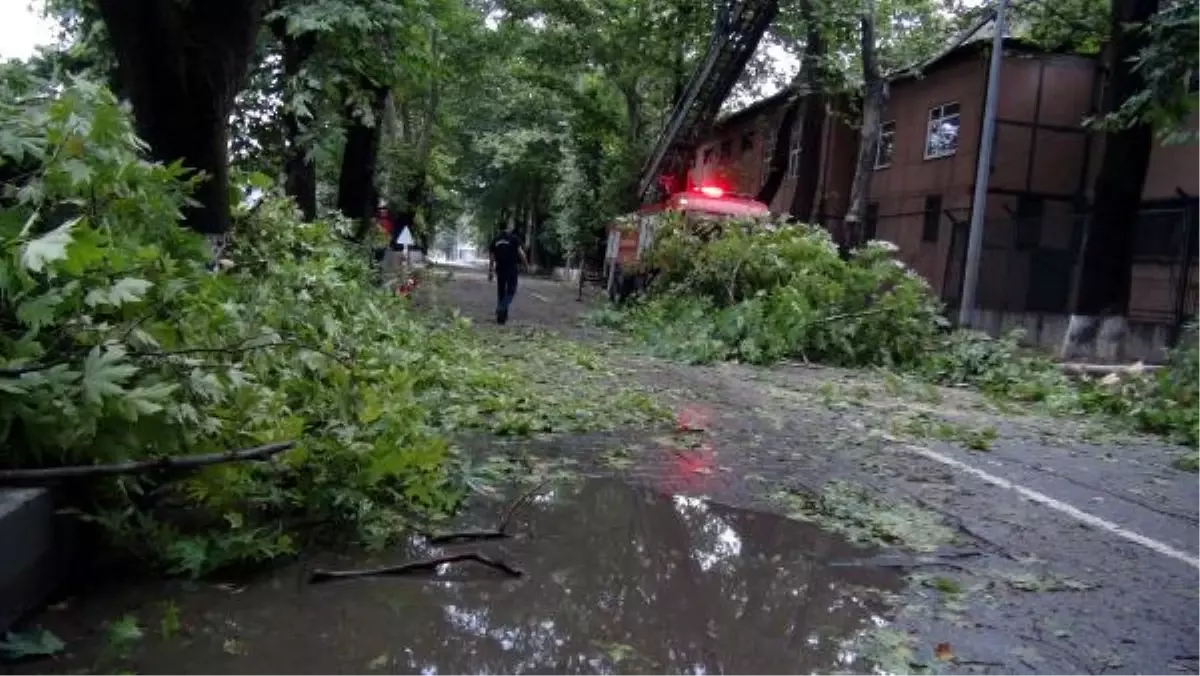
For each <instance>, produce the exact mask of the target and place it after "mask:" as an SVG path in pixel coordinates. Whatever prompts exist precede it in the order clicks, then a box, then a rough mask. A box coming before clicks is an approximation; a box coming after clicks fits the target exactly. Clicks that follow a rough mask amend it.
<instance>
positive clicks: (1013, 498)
mask: <svg viewBox="0 0 1200 676" xmlns="http://www.w3.org/2000/svg"><path fill="white" fill-rule="evenodd" d="M576 294H577V287H576V286H575V285H569V284H563V283H560V282H555V281H552V280H548V279H539V278H528V277H526V278H522V280H521V288H520V291H519V292H518V295H517V300H516V302H515V304H514V306H513V310H512V316H511V318H510V320H509V324H508V325H507V326H505V327H496V326H495V325H494V319H493V318H492V317H491V310H492V308H493V305H492V304H493V303H494V291H493V290H492V288H491V287H490V286H489V285H488V284H487V282H486V279H485V278H484V276H483V274H482V272H480V271H473V270H465V269H454V270H453V271H452V276H451V279H450V280H449V281H448V282H447V283H445V284H444V285H442V286H441V287H440V288H439V289H438V291H437V295H438V301H437V302H438V303H439V304H443V305H448V306H453V307H455V308H458V309H459V311H461V312H462V313H463V314H466V315H468V316H471V317H472V318H474V319H475V320H476V321H477V322H478V325H479V327H480V330H483V331H504V332H510V333H517V334H519V332H520V331H522V330H530V329H538V330H549V331H553V332H556V333H558V334H561V335H562V336H563V337H564V338H568V339H572V340H577V341H580V342H582V343H584V344H588V343H596V341H597V339H598V336H597V333H596V331H597V330H596V329H593V328H588V327H587V326H585V325H584V323H583V322H582V321H581V318H582V317H583V315H584V314H585V313H586V312H587V311H588V309H589V308H590V307H592V305H593V304H595V303H598V302H601V299H600V298H599V295H598V294H596V293H595V292H594V291H590V292H589V294H588V295H587V297H586V298H585V301H584V302H579V301H578V300H577V296H576ZM635 361H636V365H635V368H632V369H630V371H629V373H630V377H634V378H641V379H643V380H645V381H647V382H651V383H654V384H655V385H656V386H663V387H669V388H671V389H673V390H675V391H676V392H683V393H686V394H685V395H684V396H682V397H680V398H679V399H678V402H679V405H681V406H699V407H702V410H703V411H704V415H705V416H706V418H707V419H708V420H709V423H708V428H709V429H708V430H707V432H708V434H709V436H710V437H711V446H712V448H714V449H715V451H714V453H715V456H716V462H718V463H719V464H720V465H722V468H723V469H724V470H727V471H722V472H718V473H716V476H714V477H711V478H707V480H706V481H704V482H701V483H699V484H697V483H695V482H692V483H691V484H690V485H685V486H677V487H676V488H677V489H678V490H681V491H683V492H690V493H696V494H702V495H705V496H707V497H711V498H712V499H714V500H716V501H719V502H728V503H730V504H737V505H751V506H755V507H759V508H766V509H771V508H772V506H771V505H770V504H769V501H767V500H764V499H763V496H764V495H768V494H770V493H771V492H772V491H774V490H777V489H778V488H780V487H791V488H811V487H814V486H817V487H819V486H821V485H824V484H825V483H826V482H829V481H838V480H841V481H852V482H855V483H857V484H861V485H864V486H867V487H869V488H870V489H871V490H874V491H877V492H878V494H879V495H882V496H888V497H890V498H894V499H897V500H903V501H915V502H917V504H920V505H921V506H923V507H925V508H927V509H931V510H935V511H936V512H938V513H941V514H943V515H945V516H946V518H947V520H948V521H949V522H950V523H953V524H955V526H956V527H957V528H958V529H959V530H960V531H961V532H962V533H965V534H968V535H969V536H970V537H971V538H972V539H974V540H975V541H976V542H977V544H978V545H979V548H980V551H983V552H985V554H984V555H983V556H980V557H976V558H973V559H972V560H970V561H968V562H964V563H963V564H962V566H961V570H954V569H940V568H939V569H936V570H920V571H917V575H918V578H920V577H922V576H924V577H928V576H929V575H935V574H936V575H938V576H948V577H951V578H953V579H955V580H956V582H957V583H958V584H959V585H960V586H961V589H962V590H963V591H962V592H961V593H960V594H956V595H955V599H954V602H953V603H952V604H947V603H946V599H945V598H944V596H945V595H944V594H941V593H940V592H935V591H930V590H929V589H928V587H927V586H924V587H923V586H922V585H920V584H914V585H911V586H910V589H909V590H908V591H907V592H906V594H905V597H904V601H903V602H902V603H901V604H900V608H901V609H900V610H899V611H898V612H896V613H895V614H894V615H893V621H894V622H895V626H896V627H898V628H902V629H904V630H906V631H908V632H910V634H911V635H912V636H914V637H916V648H917V652H916V654H915V656H914V658H913V661H914V662H915V663H925V664H936V663H937V661H936V659H935V658H934V657H933V654H932V653H933V650H934V646H936V645H937V644H938V643H948V644H950V645H951V646H953V649H954V653H955V654H956V655H957V657H958V659H959V661H957V662H954V663H952V664H953V666H952V668H950V669H949V671H951V672H975V673H1197V671H1198V669H1200V666H1198V663H1197V636H1198V634H1197V631H1198V621H1200V614H1198V610H1197V599H1198V597H1197V590H1198V586H1197V573H1198V570H1200V568H1198V563H1197V553H1198V549H1200V548H1198V544H1197V534H1198V530H1197V523H1198V520H1200V517H1198V509H1197V501H1198V498H1200V490H1198V485H1197V480H1196V476H1195V475H1194V474H1189V473H1184V472H1180V471H1178V470H1175V469H1173V468H1172V467H1171V466H1170V462H1171V460H1172V459H1173V458H1174V457H1176V456H1177V455H1178V454H1179V453H1180V452H1181V451H1182V450H1184V449H1181V448H1179V447H1176V446H1172V445H1170V444H1166V443H1164V442H1162V441H1160V440H1157V439H1153V438H1146V437H1136V436H1128V435H1120V436H1118V437H1112V436H1109V437H1107V438H1105V437H1103V436H1101V438H1098V439H1096V438H1092V439H1091V440H1088V435H1086V434H1084V433H1082V431H1081V430H1082V426H1083V425H1084V423H1082V422H1079V421H1073V420H1063V419H1054V418H1045V417H1040V416H1038V415H1007V414H998V413H996V412H995V411H990V412H988V411H983V412H979V411H975V410H973V404H971V405H966V404H963V405H960V404H959V402H958V401H957V400H955V399H953V397H955V396H958V395H957V394H955V393H953V392H951V393H950V397H951V398H950V399H947V400H944V401H942V402H941V403H940V404H936V405H930V406H926V407H925V408H927V409H930V410H931V411H932V414H933V415H935V416H938V417H945V418H947V419H950V420H955V419H956V418H957V419H966V420H967V422H969V423H972V424H976V423H977V424H985V423H986V424H987V425H989V426H991V427H993V428H994V429H995V430H996V431H997V432H998V438H997V440H996V441H995V442H994V443H993V444H992V446H991V449H990V450H989V451H988V452H986V453H981V452H978V451H973V450H970V449H968V448H966V447H965V446H963V445H961V444H957V443H954V442H945V441H938V440H934V439H920V440H917V441H915V442H914V441H913V440H911V439H897V438H895V436H894V435H891V434H888V433H887V432H886V431H885V432H882V433H881V432H880V431H879V428H880V427H885V425H884V424H883V423H882V422H881V420H883V418H880V417H879V414H880V411H879V410H876V409H888V406H889V405H887V404H877V402H876V401H875V399H874V397H868V398H867V399H866V400H863V401H852V402H850V404H851V405H845V402H840V404H841V405H835V406H832V407H831V406H829V405H828V404H829V402H828V401H827V399H828V397H827V396H826V397H825V399H826V401H825V402H824V404H823V403H822V401H821V399H822V398H821V397H819V396H817V395H815V394H814V390H815V389H817V388H818V387H820V386H822V385H826V384H828V383H832V384H833V385H834V386H835V387H843V388H850V387H854V388H859V389H862V388H864V387H872V386H873V385H872V384H871V383H870V382H869V381H870V380H871V377H870V376H867V375H863V374H854V373H850V372H844V371H839V370H834V369H810V368H794V367H779V368H775V369H757V368H750V367H745V366H740V365H733V364H725V365H719V366H714V367H689V366H684V365H679V364H673V363H668V362H663V361H660V360H653V359H648V358H637V359H636V360H635ZM875 380H878V379H877V378H876V379H875ZM864 383H865V385H864ZM822 392H824V393H825V394H826V395H827V393H828V386H827V385H826V387H825V389H824V390H822ZM963 396H964V397H966V396H967V395H966V394H964V395H963ZM881 398H883V397H881ZM968 403H970V402H968ZM894 412H895V410H894V409H891V410H885V411H884V413H885V414H891V413H894ZM1077 428H1078V429H1077ZM1076 432H1079V433H1076ZM1093 436H1094V435H1093ZM605 443H606V442H605V441H604V440H603V439H602V438H598V439H596V440H595V442H594V443H593V444H592V448H591V450H592V451H593V452H595V451H597V450H598V449H600V448H602V447H604V444H605ZM651 446H652V445H651ZM565 447H566V448H574V451H573V452H575V453H576V454H577V455H581V456H586V455H587V454H588V448H589V445H588V443H587V442H584V441H580V442H579V443H577V444H574V445H567V446H565ZM565 447H564V445H562V444H557V445H554V450H553V451H549V452H559V453H571V452H572V451H571V450H563V449H564V448H565ZM633 448H634V449H635V455H634V460H635V466H634V467H632V468H628V469H625V470H623V472H622V473H623V474H624V475H625V476H627V477H628V478H630V479H631V480H633V481H640V482H643V483H651V484H657V485H659V486H660V487H663V485H664V477H665V476H667V475H669V474H670V472H671V471H672V469H671V467H670V464H671V463H670V461H669V460H667V459H664V457H663V454H662V453H661V452H658V451H656V450H655V449H653V448H649V449H644V452H639V451H638V450H637V445H636V444H635V445H633ZM668 488H669V486H668ZM947 605H949V606H950V610H951V611H952V612H948V611H947ZM943 666H945V665H943ZM944 670H945V669H944Z"/></svg>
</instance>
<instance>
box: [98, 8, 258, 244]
mask: <svg viewBox="0 0 1200 676" xmlns="http://www.w3.org/2000/svg"><path fill="white" fill-rule="evenodd" d="M97 5H98V6H99V9H100V14H101V16H102V17H103V19H104V24H105V26H106V27H107V29H108V32H109V35H110V36H111V38H112V46H113V51H114V52H115V53H116V56H117V72H118V76H119V79H120V81H121V84H122V89H123V90H124V92H125V93H126V94H128V96H129V98H130V100H131V102H132V103H133V110H134V117H135V123H136V126H137V130H138V135H139V136H141V137H142V139H143V140H145V141H146V142H147V143H148V144H149V145H150V151H151V154H152V155H153V157H154V158H156V159H158V160H161V161H163V162H174V161H176V160H182V162H183V164H184V165H185V166H187V167H189V168H191V169H195V170H198V171H202V172H204V174H205V176H206V177H207V178H206V179H205V181H204V182H203V183H201V184H200V186H199V187H197V189H196V192H195V193H194V194H193V198H194V199H195V200H196V202H197V205H195V206H192V205H188V206H185V207H184V211H183V216H184V223H185V224H186V225H187V226H188V227H190V228H192V229H194V230H196V231H198V232H201V233H205V234H209V235H220V234H223V233H225V232H226V231H227V230H228V229H229V223H230V217H229V209H230V203H229V186H228V184H229V155H228V153H229V151H228V140H229V138H228V137H229V129H228V119H229V115H230V113H231V112H232V110H233V101H234V97H235V96H236V95H237V93H238V91H239V90H240V89H241V87H242V85H243V82H244V80H245V77H246V74H247V72H248V68H249V63H250V57H251V55H252V54H253V53H254V42H255V38H256V37H257V34H258V30H259V27H260V26H261V25H262V17H263V12H264V11H265V9H266V5H267V3H266V0H205V1H204V2H177V1H175V0H97Z"/></svg>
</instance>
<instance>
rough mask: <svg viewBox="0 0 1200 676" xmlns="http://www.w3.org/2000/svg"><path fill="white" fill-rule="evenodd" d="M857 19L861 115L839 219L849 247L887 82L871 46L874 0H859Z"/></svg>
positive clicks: (858, 239)
mask: <svg viewBox="0 0 1200 676" xmlns="http://www.w3.org/2000/svg"><path fill="white" fill-rule="evenodd" d="M858 21H859V32H860V38H859V39H860V41H861V43H860V48H859V50H860V51H859V53H860V60H861V63H862V78H863V97H862V117H861V118H860V120H859V138H858V156H857V158H856V159H855V162H854V179H853V181H852V182H851V184H850V205H849V206H848V207H847V208H846V215H845V217H844V218H843V219H842V237H843V240H842V241H843V243H844V245H845V246H848V247H850V248H854V247H857V246H859V245H860V244H862V243H863V239H864V233H863V228H862V218H863V213H864V212H865V210H866V208H867V204H868V203H869V202H870V201H871V172H872V171H873V169H874V165H875V151H876V148H877V147H878V145H879V125H880V123H881V122H882V120H883V106H884V103H885V101H884V94H885V92H886V88H887V82H886V81H885V80H884V79H883V73H882V72H880V68H879V56H878V53H877V51H876V46H875V2H874V0H863V8H862V14H861V16H860V17H859V19H858Z"/></svg>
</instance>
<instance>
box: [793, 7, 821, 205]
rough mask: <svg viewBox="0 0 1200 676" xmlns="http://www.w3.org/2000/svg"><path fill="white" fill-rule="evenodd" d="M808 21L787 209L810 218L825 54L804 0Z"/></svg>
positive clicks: (817, 164) (816, 181)
mask: <svg viewBox="0 0 1200 676" xmlns="http://www.w3.org/2000/svg"><path fill="white" fill-rule="evenodd" d="M800 10H801V12H802V13H803V15H804V18H805V24H806V25H807V30H806V33H807V35H806V37H805V40H804V42H805V46H804V56H803V57H802V58H801V60H800V77H801V79H802V82H803V84H802V85H801V87H802V89H803V91H804V92H805V95H804V97H803V99H802V103H801V106H800V111H799V118H800V125H799V127H800V128H799V133H800V158H799V165H798V166H797V167H796V189H795V190H794V191H792V204H791V208H789V209H788V213H790V214H791V215H792V216H793V217H794V218H808V216H809V214H810V213H811V212H812V210H813V208H814V207H815V206H816V203H817V200H818V199H819V195H818V193H817V188H818V184H819V183H820V178H821V143H822V141H823V139H822V138H821V132H822V130H823V129H824V128H825V100H826V99H825V96H824V92H823V87H821V75H820V63H821V58H822V57H823V56H824V55H825V44H824V42H823V41H822V39H821V29H820V24H819V23H818V22H817V21H816V18H815V17H813V16H812V11H811V3H810V2H803V3H801V8H800Z"/></svg>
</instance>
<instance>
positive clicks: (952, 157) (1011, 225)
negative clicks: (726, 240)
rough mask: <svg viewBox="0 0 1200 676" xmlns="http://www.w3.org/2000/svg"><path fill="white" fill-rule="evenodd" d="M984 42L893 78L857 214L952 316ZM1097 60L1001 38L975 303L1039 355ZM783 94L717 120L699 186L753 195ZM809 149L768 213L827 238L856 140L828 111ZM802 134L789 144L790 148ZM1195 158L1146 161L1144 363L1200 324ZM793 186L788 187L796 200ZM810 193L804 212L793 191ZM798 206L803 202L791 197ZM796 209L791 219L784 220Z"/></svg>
mask: <svg viewBox="0 0 1200 676" xmlns="http://www.w3.org/2000/svg"><path fill="white" fill-rule="evenodd" d="M989 46H990V39H986V40H976V41H973V42H968V43H966V44H965V45H963V46H961V47H959V48H958V49H955V50H953V51H951V52H949V53H947V54H945V55H943V56H942V57H941V58H939V59H938V60H936V61H934V62H931V63H927V64H925V65H924V67H923V68H922V72H921V73H920V75H919V76H918V75H916V74H905V75H902V76H898V77H894V78H892V79H891V81H890V82H889V96H888V102H887V105H886V107H885V111H884V114H883V128H882V133H881V142H880V145H879V148H878V152H877V154H876V158H875V163H874V171H873V173H872V176H871V181H872V183H871V202H870V204H869V206H868V208H867V212H866V214H864V221H865V225H866V231H867V234H868V235H869V236H873V237H876V238H879V239H884V240H888V241H891V242H893V243H895V244H896V245H898V246H899V247H900V253H899V255H900V256H901V257H902V259H903V260H904V261H905V262H906V263H908V264H909V265H911V266H912V267H913V268H914V269H915V270H917V271H918V272H920V273H921V274H922V275H923V276H924V277H925V278H926V279H927V280H929V283H930V284H931V286H932V287H933V288H934V290H935V291H936V292H937V293H938V294H940V295H941V297H942V298H943V300H945V301H946V303H947V304H948V305H949V306H951V307H954V306H955V305H956V303H957V301H958V296H959V293H960V290H961V286H962V273H963V268H964V258H965V251H966V240H967V230H968V223H969V222H970V218H971V202H972V193H973V190H974V183H975V165H976V158H977V157H978V149H979V142H980V129H981V126H982V117H983V108H984V94H985V90H986V87H987V71H988V51H989V50H988V47H989ZM1103 84H1104V83H1103V77H1102V72H1101V69H1100V67H1099V65H1098V63H1097V61H1096V60H1094V59H1091V58H1087V57H1082V56H1076V55H1066V54H1050V53H1046V52H1042V51H1039V50H1037V49H1036V48H1035V47H1033V46H1031V45H1029V44H1027V43H1025V42H1022V41H1020V40H1018V39H1012V38H1010V39H1008V40H1007V41H1006V46H1005V54H1004V58H1003V61H1002V63H1001V68H1000V82H999V91H1000V99H999V101H998V107H997V119H996V143H995V149H994V153H993V160H992V172H991V176H990V180H989V183H988V202H987V215H986V221H985V223H986V226H985V236H984V252H983V257H982V259H981V261H980V283H979V303H980V307H981V309H982V310H984V312H983V320H984V321H985V323H986V324H988V328H989V329H992V330H995V331H999V330H1003V329H1005V328H1007V327H1012V326H1022V327H1024V328H1025V329H1026V332H1027V335H1029V336H1030V337H1031V339H1032V340H1033V342H1037V343H1041V344H1046V345H1051V344H1054V343H1056V342H1057V341H1059V340H1060V339H1061V333H1062V331H1063V330H1065V316H1064V315H1065V312H1066V308H1067V303H1068V300H1069V294H1070V289H1071V280H1072V277H1073V272H1074V269H1075V262H1076V258H1077V252H1078V250H1079V248H1080V243H1081V238H1082V235H1083V229H1084V228H1083V226H1084V219H1085V218H1086V211H1087V204H1088V201H1089V198H1090V193H1091V190H1092V186H1093V183H1094V180H1095V176H1096V172H1097V170H1098V168H1099V165H1100V159H1101V154H1102V152H1103V148H1102V144H1103V137H1102V135H1100V134H1096V133H1092V132H1090V131H1089V130H1087V129H1086V128H1084V126H1083V121H1084V119H1085V118H1087V117H1088V116H1090V115H1092V114H1094V113H1095V111H1096V110H1097V107H1098V102H1099V101H1100V94H1101V87H1102V86H1103ZM790 94H791V92H790V91H786V90H785V91H784V92H781V93H780V94H777V95H776V96H773V97H771V98H768V99H764V100H762V101H759V102H758V103H755V104H754V105H751V106H749V107H747V108H745V109H743V110H741V111H738V112H736V113H734V114H732V115H730V116H727V117H726V118H724V119H722V120H720V121H718V123H717V124H716V125H715V126H714V128H713V130H712V132H711V134H710V135H709V138H708V140H706V141H705V142H704V143H703V144H701V145H700V146H699V148H698V150H697V153H696V156H695V158H694V160H693V165H692V170H691V173H690V176H689V178H690V179H691V180H692V181H693V182H695V183H704V182H712V181H717V182H722V183H724V184H725V185H727V186H730V187H732V188H733V189H735V190H736V191H738V192H743V193H749V194H754V193H756V192H757V190H758V188H759V186H760V185H761V184H762V182H763V180H764V175H765V170H766V167H767V166H768V163H769V161H770V153H771V152H772V149H773V147H774V138H775V136H774V135H775V133H776V130H777V128H778V125H779V122H780V117H781V116H782V114H783V111H784V107H785V106H786V104H787V100H788V98H789V96H790ZM824 105H825V106H826V110H827V111H828V112H831V113H833V114H831V115H826V120H825V124H824V128H823V129H822V143H821V145H820V147H819V148H813V149H804V148H801V147H800V145H799V143H798V139H796V138H793V142H792V147H791V148H789V158H788V164H787V167H788V171H787V173H786V174H785V179H784V181H783V183H782V185H781V186H780V188H779V190H778V192H777V193H776V194H775V196H774V199H773V200H772V201H771V205H770V206H771V209H772V211H775V212H777V213H790V214H791V215H792V216H794V217H796V218H799V219H803V220H810V219H811V220H816V221H818V222H820V223H822V224H824V225H825V226H826V227H829V228H830V229H831V230H834V231H835V232H836V231H837V230H838V224H839V223H840V220H841V216H842V215H843V214H844V212H845V209H846V206H847V202H848V193H849V188H850V183H851V180H852V177H853V172H854V167H853V163H854V159H855V154H856V148H857V142H858V132H857V130H856V129H854V128H853V127H852V125H851V124H850V123H849V122H848V120H849V119H851V117H850V116H847V115H843V114H838V113H839V109H842V110H844V109H845V106H839V105H838V104H837V103H834V102H825V104H824ZM796 136H798V135H796V134H793V137H796ZM804 152H816V153H819V154H820V165H819V166H820V171H819V175H818V178H817V185H816V186H798V185H797V180H796V176H797V174H798V172H797V170H796V169H797V167H799V166H800V158H801V156H802V154H803V153H804ZM1197 167H1198V165H1197V147H1196V146H1195V145H1194V144H1193V145H1184V146H1159V147H1156V148H1155V150H1154V153H1153V155H1152V159H1151V166H1150V171H1149V174H1148V176H1147V180H1146V185H1145V189H1144V191H1143V194H1144V199H1145V203H1144V207H1143V217H1142V219H1141V220H1140V222H1139V224H1138V229H1137V235H1136V242H1135V252H1134V254H1135V263H1134V270H1133V276H1134V289H1133V299H1132V301H1131V303H1130V307H1129V315H1130V319H1131V320H1132V321H1133V322H1134V323H1135V324H1136V325H1135V331H1134V333H1135V337H1134V340H1133V341H1132V344H1131V345H1129V346H1128V349H1129V350H1130V352H1131V353H1134V354H1136V355H1137V356H1142V357H1148V358H1154V357H1157V356H1158V353H1159V351H1160V349H1161V346H1162V345H1163V344H1165V343H1167V342H1168V341H1170V340H1171V338H1172V337H1173V334H1174V332H1175V331H1176V330H1177V329H1178V325H1179V324H1180V323H1181V322H1182V321H1183V320H1184V318H1185V317H1186V316H1189V315H1190V316H1195V313H1196V305H1197V300H1196V280H1197V266H1196V263H1197V256H1196V249H1197V241H1196V229H1197V195H1198V193H1200V172H1198V170H1197ZM798 188H800V190H799V192H798V190H797V189H798ZM805 193H807V194H815V196H816V197H815V199H814V200H813V201H815V202H816V204H813V205H809V204H807V203H806V202H807V201H808V200H807V197H803V194H805ZM798 195H801V196H802V199H794V198H796V197H797V196H798ZM796 204H800V205H801V207H802V208H800V209H796V208H794V207H795V205H796Z"/></svg>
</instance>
